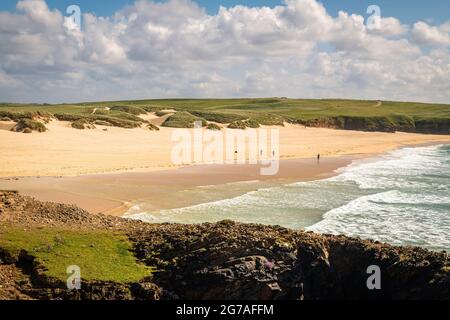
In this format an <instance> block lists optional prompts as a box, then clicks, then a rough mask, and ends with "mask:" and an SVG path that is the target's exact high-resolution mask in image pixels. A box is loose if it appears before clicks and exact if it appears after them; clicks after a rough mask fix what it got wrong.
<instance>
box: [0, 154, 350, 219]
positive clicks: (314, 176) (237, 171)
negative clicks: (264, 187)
mask: <svg viewBox="0 0 450 320" xmlns="http://www.w3.org/2000/svg"><path fill="white" fill-rule="evenodd" d="M356 158H357V157H333V158H327V159H322V160H321V162H320V164H317V160H316V159H309V158H307V159H289V160H281V161H280V171H279V173H278V174H277V175H275V176H260V175H259V169H260V166H258V165H249V164H245V165H238V164H235V165H233V164H231V165H195V166H186V167H182V168H179V169H175V170H160V171H151V172H128V173H102V174H93V175H82V176H78V177H39V178H38V177H23V178H0V189H4V190H17V191H19V193H20V194H22V195H26V196H31V197H34V198H36V199H38V200H40V201H48V202H59V203H64V204H75V205H77V206H79V207H81V208H82V209H85V210H87V211H89V212H91V213H94V214H95V213H104V214H108V215H114V216H122V215H124V214H125V213H126V212H127V211H128V209H130V208H131V207H132V206H133V205H134V204H135V203H138V202H142V201H146V200H148V201H151V202H152V205H153V206H154V208H155V210H161V209H175V208H178V207H186V206H190V205H196V204H200V203H202V201H203V200H205V199H200V198H195V197H193V196H192V194H193V193H194V194H195V191H196V190H195V189H196V188H205V187H208V186H218V185H227V184H231V183H245V182H255V181H258V182H261V183H273V184H276V183H287V182H291V181H292V182H295V181H311V180H318V179H324V178H328V177H330V176H333V175H334V174H335V171H336V170H337V169H339V168H342V167H345V166H347V165H349V164H351V162H352V160H353V159H356ZM249 187H250V185H249ZM242 190H246V189H245V188H242V189H241V191H242ZM250 190H251V188H250V189H248V191H250ZM233 195H234V196H237V195H240V193H235V194H233V193H232V191H230V193H227V196H233ZM221 198H224V199H225V198H226V196H225V197H221ZM213 199H215V200H219V198H209V199H207V201H209V200H213Z"/></svg>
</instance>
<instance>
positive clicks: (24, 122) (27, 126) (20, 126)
mask: <svg viewBox="0 0 450 320" xmlns="http://www.w3.org/2000/svg"><path fill="white" fill-rule="evenodd" d="M13 130H14V131H16V132H26V133H29V132H31V131H37V132H45V131H47V128H46V127H45V125H44V124H42V123H40V122H38V121H34V120H31V119H20V120H19V121H18V122H17V124H16V125H15V126H14V128H13Z"/></svg>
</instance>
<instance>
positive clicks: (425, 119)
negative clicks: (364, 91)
mask: <svg viewBox="0 0 450 320" xmlns="http://www.w3.org/2000/svg"><path fill="white" fill-rule="evenodd" d="M105 108H110V110H106V109H105ZM164 109H175V110H177V111H184V112H189V114H190V115H192V116H193V117H197V118H200V119H204V120H206V121H211V122H219V123H224V124H230V123H232V122H236V121H245V120H247V121H250V122H248V123H250V124H251V125H253V126H256V124H257V123H258V124H262V125H282V124H283V122H291V123H298V124H302V125H306V126H314V127H330V128H338V129H350V130H365V131H406V132H424V133H443V134H450V105H444V104H425V103H416V102H391V101H382V102H381V101H365V100H331V99H330V100H304V99H284V98H266V99H221V100H212V99H172V100H139V101H118V102H92V103H82V104H62V105H19V104H0V118H1V117H10V118H17V113H19V114H26V113H33V112H45V113H51V114H53V115H56V117H57V118H58V119H60V120H64V119H66V120H69V121H76V120H79V119H80V118H83V119H91V120H92V121H96V120H97V121H98V120H100V121H106V122H109V123H111V124H112V125H114V126H123V127H125V128H130V127H131V128H132V127H137V126H139V125H140V123H141V122H142V120H141V119H140V118H138V115H139V114H141V113H142V112H144V111H147V112H150V111H152V112H157V111H159V112H161V110H164ZM94 111H95V112H94ZM11 113H13V115H11ZM189 114H186V113H183V114H181V115H182V116H181V115H180V116H179V117H177V116H175V118H176V120H177V121H172V123H173V124H174V125H176V127H191V126H192V119H193V117H191V116H189ZM172 120H175V119H172ZM166 125H167V126H171V121H168V123H167V124H166Z"/></svg>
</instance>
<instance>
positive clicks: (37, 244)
mask: <svg viewBox="0 0 450 320" xmlns="http://www.w3.org/2000/svg"><path fill="white" fill-rule="evenodd" d="M0 248H1V249H2V250H4V251H6V252H8V254H9V255H11V256H18V255H20V253H21V252H23V251H25V252H26V254H27V255H28V256H31V257H33V258H34V260H35V263H38V264H39V265H41V267H42V268H43V270H44V271H43V272H44V274H45V276H47V277H51V278H54V279H57V280H60V281H63V282H65V281H66V279H67V277H68V275H67V273H66V269H67V267H68V266H71V265H77V266H78V267H80V270H81V278H82V279H83V280H86V281H93V280H96V281H113V282H118V283H129V282H138V281H140V280H142V279H143V278H145V277H147V276H149V275H150V273H151V270H150V268H148V267H146V266H144V265H143V264H140V263H137V261H136V259H135V258H134V256H133V254H132V253H131V244H130V242H129V241H128V239H127V237H126V236H125V235H123V234H119V233H113V232H106V231H97V230H96V231H73V230H65V229H49V228H37V227H32V228H23V227H22V228H18V227H14V226H10V225H0Z"/></svg>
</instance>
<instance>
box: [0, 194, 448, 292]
mask: <svg viewBox="0 0 450 320" xmlns="http://www.w3.org/2000/svg"><path fill="white" fill-rule="evenodd" d="M0 223H11V224H14V225H36V226H40V225H43V226H49V227H68V228H71V229H75V230H77V229H80V230H81V229H85V228H94V229H102V230H105V229H106V230H111V231H122V232H125V233H126V234H127V235H128V237H129V239H130V240H131V241H132V243H133V251H134V254H135V256H136V257H137V258H138V259H139V260H140V261H142V262H144V263H145V264H147V265H149V266H155V267H156V268H157V272H155V273H154V275H153V278H152V280H151V282H149V281H148V280H147V281H143V282H142V283H130V284H115V283H97V282H86V283H85V282H83V286H82V289H81V290H79V291H71V292H69V291H67V290H66V289H65V288H64V286H63V285H62V284H58V283H57V282H53V283H52V281H51V279H44V278H42V277H40V276H39V274H40V273H39V272H38V267H37V266H36V265H35V264H33V263H32V257H28V258H26V256H22V257H16V258H12V257H9V258H8V257H7V254H5V250H3V251H2V250H1V248H0V280H1V281H2V283H4V284H5V285H3V284H2V285H1V286H2V287H7V288H8V290H3V289H2V287H0V297H1V298H11V299H16V298H21V299H22V298H34V299H124V300H126V299H149V300H154V299H298V300H301V299H306V300H315V299H448V298H449V297H450V266H449V261H448V254H447V253H445V252H440V253H438V252H430V251H427V250H424V249H420V248H413V247H393V246H390V245H387V244H382V243H378V242H373V241H366V240H361V239H353V238H348V237H344V236H328V235H318V234H314V233H307V232H302V231H294V230H289V229H285V228H281V227H277V226H261V225H248V224H239V223H235V222H232V221H222V222H219V223H216V224H202V225H174V224H159V225H154V224H146V223H143V222H139V221H130V220H126V219H122V218H114V217H107V216H103V215H91V214H89V213H87V212H85V211H83V210H81V209H78V208H76V207H73V206H66V205H59V204H52V203H42V202H38V201H36V200H34V199H32V198H28V197H22V196H20V195H19V194H17V193H10V192H0ZM0 236H1V235H0ZM2 252H3V253H2ZM369 266H377V267H379V269H380V271H381V290H369V289H368V287H367V279H368V278H369V276H370V275H369V274H368V273H367V269H368V267H369Z"/></svg>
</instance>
